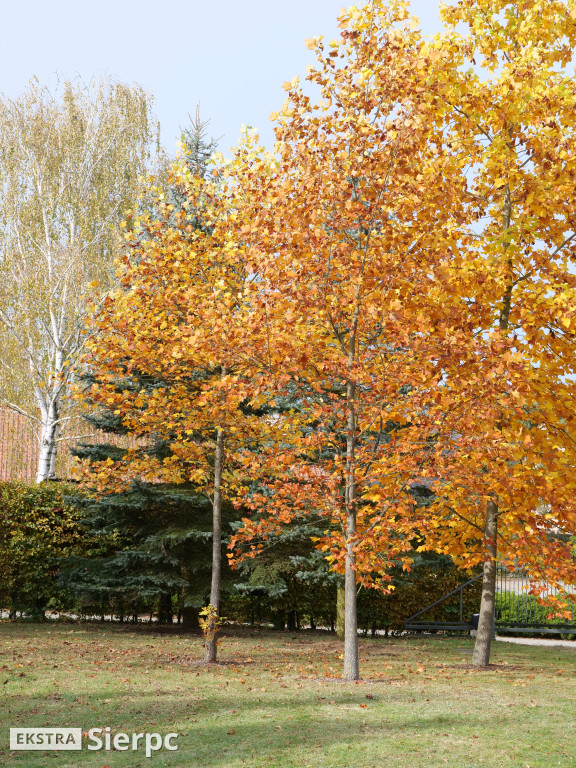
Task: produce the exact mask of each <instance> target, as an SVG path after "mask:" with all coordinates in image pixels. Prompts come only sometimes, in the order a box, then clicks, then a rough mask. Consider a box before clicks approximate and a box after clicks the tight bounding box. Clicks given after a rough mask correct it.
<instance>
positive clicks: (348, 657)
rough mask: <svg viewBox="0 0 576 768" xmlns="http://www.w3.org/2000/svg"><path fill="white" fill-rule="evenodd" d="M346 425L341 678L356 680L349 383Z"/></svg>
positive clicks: (353, 485) (352, 439)
mask: <svg viewBox="0 0 576 768" xmlns="http://www.w3.org/2000/svg"><path fill="white" fill-rule="evenodd" d="M346 395H347V397H346V399H347V401H348V423H347V428H346V569H345V573H344V592H345V608H344V678H345V679H346V680H359V678H360V669H359V663H358V597H357V593H356V568H355V565H356V553H355V552H354V541H353V539H354V536H355V534H356V481H355V473H354V459H355V456H354V448H355V439H356V411H355V408H354V401H355V395H356V387H355V385H354V384H353V383H352V382H348V385H347V387H346Z"/></svg>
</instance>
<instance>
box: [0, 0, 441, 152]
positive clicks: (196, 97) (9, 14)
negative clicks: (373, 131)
mask: <svg viewBox="0 0 576 768" xmlns="http://www.w3.org/2000/svg"><path fill="white" fill-rule="evenodd" d="M348 4H351V3H348ZM356 4H357V5H360V4H361V3H360V2H357V3H356ZM343 5H344V3H343V2H342V0H289V1H288V2H287V1H286V0H283V1H282V2H277V1H276V0H237V1H234V0H219V1H217V2H215V3H209V2H206V0H203V1H202V2H200V1H199V0H188V1H186V0H183V2H174V1H172V2H165V3H161V2H158V0H154V2H152V0H99V1H98V2H97V3H87V2H83V1H82V0H52V1H51V2H49V1H48V0H31V1H30V0H29V2H27V3H16V2H13V3H4V4H3V6H4V7H3V8H2V39H1V43H0V73H2V74H1V76H0V91H2V92H3V93H5V94H6V95H7V96H11V97H14V96H17V95H18V94H19V93H20V92H21V91H22V90H23V89H24V88H25V87H26V84H27V82H28V80H29V79H30V78H31V77H32V76H33V75H36V76H37V77H38V78H39V80H40V82H41V83H42V84H48V85H49V84H54V83H55V77H56V73H59V74H61V75H63V76H74V75H76V74H79V75H81V77H82V78H83V79H84V80H86V81H88V80H89V79H90V78H91V77H92V76H93V75H99V74H103V73H108V74H110V75H114V76H116V77H117V78H118V79H120V80H122V81H125V82H138V83H140V84H141V85H142V86H144V87H145V88H146V89H147V90H149V91H151V92H152V93H153V94H154V96H155V112H156V115H157V117H158V118H159V119H160V122H161V125H162V141H163V144H164V145H165V146H166V148H167V149H168V150H169V151H173V150H174V149H175V143H176V139H177V138H178V136H179V127H180V126H183V125H185V124H186V123H187V121H188V120H187V115H188V113H193V112H194V110H195V106H196V104H197V103H198V102H199V103H200V108H201V114H202V117H203V118H205V119H206V118H209V119H210V121H211V132H212V134H213V135H215V136H221V135H223V139H222V140H221V142H220V149H221V150H222V151H224V152H225V153H226V152H227V149H228V147H229V146H230V145H233V144H235V143H236V141H237V139H238V135H239V132H240V126H241V125H242V124H247V125H252V126H253V127H254V128H256V129H258V130H259V132H260V134H261V136H262V139H263V141H264V142H265V143H266V144H268V145H271V143H272V142H273V134H272V128H271V124H270V120H269V116H270V113H271V112H272V111H274V110H276V109H278V108H279V107H280V105H281V104H282V102H283V101H284V95H285V94H284V92H283V91H282V83H283V82H284V81H285V80H291V79H292V78H293V77H294V75H299V76H300V77H301V78H303V77H304V75H305V73H306V66H307V65H308V64H310V63H312V62H313V60H314V58H313V54H312V52H311V51H309V50H308V49H307V48H306V46H305V45H304V40H305V39H306V38H309V37H315V36H317V35H324V36H325V37H326V38H327V39H328V40H331V39H333V38H334V37H336V36H337V24H336V17H337V16H338V13H339V11H340V9H341V8H342V6H343ZM412 10H413V13H415V14H416V15H417V16H419V17H420V19H421V22H422V29H423V31H424V32H425V33H427V34H433V33H434V32H436V31H438V29H439V21H438V11H437V2H436V0H414V1H413V3H412Z"/></svg>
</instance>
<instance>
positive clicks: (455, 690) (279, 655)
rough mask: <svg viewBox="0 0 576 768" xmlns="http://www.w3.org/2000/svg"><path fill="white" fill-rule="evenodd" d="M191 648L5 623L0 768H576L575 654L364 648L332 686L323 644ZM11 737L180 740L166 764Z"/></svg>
mask: <svg viewBox="0 0 576 768" xmlns="http://www.w3.org/2000/svg"><path fill="white" fill-rule="evenodd" d="M201 645H202V641H201V638H199V637H194V636H186V635H177V634H162V633H158V632H154V631H152V630H150V631H147V630H145V629H143V628H137V629H136V630H134V629H121V628H120V627H107V626H106V627H99V626H93V625H80V624H79V625H71V624H61V625H56V626H51V625H34V624H18V623H15V624H9V623H6V622H0V691H1V693H0V702H1V704H2V706H1V708H0V717H1V718H2V728H1V737H0V738H1V742H0V747H1V752H0V765H10V766H14V767H15V768H16V767H17V766H18V767H20V766H21V767H22V768H46V767H47V766H48V767H50V766H54V768H76V767H77V766H80V767H81V768H83V767H84V766H86V768H105V767H107V768H128V766H129V767H130V768H136V766H148V765H149V766H172V768H197V767H198V768H200V767H202V768H206V767H209V768H212V767H214V768H240V766H250V767H251V768H256V766H262V767H264V766H265V767H266V768H269V767H270V768H271V767H277V768H306V767H307V766H310V767H311V768H349V767H350V766H354V767H356V766H358V768H364V767H365V766H378V767H380V766H382V768H384V767H385V768H401V767H402V768H404V767H406V768H444V766H446V765H448V766H451V767H452V768H467V767H468V766H469V767H470V768H484V766H485V767H486V768H499V767H500V766H514V767H516V766H518V768H526V767H527V766H529V767H530V768H555V767H556V766H562V767H563V768H574V766H575V765H576V733H575V728H576V726H575V719H576V718H575V716H576V675H575V672H576V643H575V646H574V651H573V650H572V649H571V648H545V649H544V648H532V647H526V646H514V645H511V644H505V643H495V645H494V654H493V662H494V663H495V665H496V666H495V667H494V668H492V669H490V670H488V671H485V672H476V671H474V670H471V669H469V668H467V665H469V663H470V659H471V651H472V641H471V640H470V639H469V638H461V637H460V638H455V637H452V638H434V639H429V638H427V639H422V638H418V637H412V638H399V639H390V640H384V639H380V638H378V639H375V640H370V639H366V640H362V641H361V673H362V675H363V677H364V678H368V679H369V681H365V682H361V683H359V684H343V683H342V682H339V680H338V676H339V675H340V672H341V668H342V660H341V658H340V654H341V644H340V643H339V642H338V640H336V639H335V638H333V637H331V636H330V635H327V634H326V635H325V634H322V633H309V632H302V633H294V634H291V633H284V632H264V631H253V632H250V631H245V632H242V633H241V634H237V635H231V636H228V637H225V638H224V640H223V642H222V647H221V660H222V661H223V662H225V663H224V664H222V665H219V666H212V667H206V666H203V665H199V664H198V660H199V659H200V658H201V651H202V648H201ZM10 726H12V727H14V726H21V727H37V726H44V727H48V726H67V727H82V728H83V729H84V730H88V729H89V728H105V727H106V726H109V727H110V728H111V732H112V733H113V734H114V733H116V732H126V733H129V734H131V733H132V732H141V731H149V732H150V731H156V732H158V733H160V734H166V733H168V732H171V731H174V732H178V733H179V734H180V736H179V738H178V741H177V743H178V745H179V749H178V751H177V752H168V751H158V752H155V753H154V754H153V755H152V757H150V758H146V757H145V755H144V752H143V751H139V752H132V751H129V752H105V751H98V752H88V751H86V746H85V747H84V750H83V751H82V752H55V751H54V752H47V751H46V752H10V751H9V749H8V745H9V738H8V734H9V731H8V729H9V728H10Z"/></svg>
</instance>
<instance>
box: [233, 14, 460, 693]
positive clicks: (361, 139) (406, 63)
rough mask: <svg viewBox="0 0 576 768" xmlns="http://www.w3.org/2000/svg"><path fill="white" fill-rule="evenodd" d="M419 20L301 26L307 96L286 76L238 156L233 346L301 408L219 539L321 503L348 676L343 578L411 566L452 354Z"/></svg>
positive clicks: (436, 59) (447, 225) (350, 581)
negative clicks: (337, 578)
mask: <svg viewBox="0 0 576 768" xmlns="http://www.w3.org/2000/svg"><path fill="white" fill-rule="evenodd" d="M417 26H418V24H417V22H416V21H415V20H414V19H413V18H411V17H410V15H409V13H408V12H407V10H406V8H405V4H404V3H402V2H392V3H386V4H384V3H381V2H374V3H371V4H369V5H367V6H365V7H364V8H363V9H361V10H358V11H357V10H351V11H350V12H348V13H347V14H345V15H344V16H342V18H341V28H342V33H341V38H340V40H337V41H334V42H332V43H331V44H330V46H329V47H328V48H326V47H325V46H324V43H323V42H322V41H321V40H320V41H311V42H310V46H311V47H312V48H313V49H315V50H316V52H317V57H318V62H319V63H318V66H317V68H315V69H313V70H311V71H310V72H309V74H308V77H307V79H308V80H309V81H310V82H312V83H313V84H314V85H315V86H316V87H317V88H318V90H319V91H320V94H321V99H320V100H319V101H318V102H317V103H315V102H313V101H312V100H311V99H310V97H308V96H307V95H306V94H305V93H304V91H303V90H302V89H301V88H300V86H299V83H298V81H297V80H295V81H293V82H292V83H287V84H286V86H285V87H286V89H287V91H288V100H287V102H286V104H285V105H284V107H283V108H282V110H281V112H280V113H279V114H278V115H277V116H276V119H277V128H276V134H277V138H278V144H277V150H278V153H279V157H280V159H279V160H278V161H277V163H276V165H275V166H273V168H272V169H271V166H270V163H263V162H261V163H259V162H258V160H257V159H255V158H254V157H252V156H250V155H247V156H246V157H245V164H244V165H242V164H241V163H239V164H238V166H237V169H236V172H237V173H238V179H237V185H238V200H239V202H238V210H239V220H240V222H241V223H242V228H241V232H242V235H243V237H244V239H245V243H246V245H245V247H246V250H247V254H248V256H249V260H250V263H251V264H252V265H253V267H252V268H253V270H254V272H256V273H257V274H258V280H257V281H255V282H253V283H252V284H251V291H252V293H251V297H252V298H251V307H250V314H249V317H248V318H247V320H246V321H245V329H246V334H245V346H244V347H243V345H242V341H241V340H238V342H237V344H236V348H235V350H234V354H235V355H236V357H237V358H238V359H240V358H241V357H242V355H243V359H244V360H246V361H249V362H248V365H249V366H251V367H252V369H253V370H259V371H261V372H263V373H265V375H267V377H268V381H269V388H270V389H271V390H272V391H274V392H275V393H281V394H283V395H284V396H289V395H292V397H294V398H295V399H296V401H297V402H298V407H297V408H294V409H293V411H292V413H290V414H289V415H284V416H283V417H282V418H281V419H279V424H278V425H277V427H278V434H279V435H281V434H282V430H284V433H283V436H282V438H281V442H280V443H276V444H268V445H267V446H264V447H263V449H262V450H261V452H260V453H259V454H256V455H255V454H252V455H250V456H249V457H248V463H247V470H248V474H249V475H251V476H252V477H259V478H262V483H263V487H264V489H263V491H262V492H261V493H253V494H252V495H251V497H250V499H249V500H248V503H249V504H250V505H251V506H252V508H253V510H254V516H253V517H251V518H247V519H246V520H245V522H244V527H243V529H242V530H241V531H240V532H239V533H238V535H237V536H236V537H235V539H234V542H233V544H234V545H235V544H236V543H238V542H240V541H243V540H246V539H249V540H253V541H256V542H262V541H265V540H266V536H267V535H269V534H270V533H271V532H276V531H277V529H278V527H279V526H282V525H284V524H287V523H290V522H293V521H294V520H298V519H302V518H305V517H306V515H309V514H311V513H315V514H320V515H322V516H323V518H324V519H325V521H326V523H325V524H326V534H325V536H324V537H323V538H320V539H319V540H318V541H317V546H318V547H319V548H321V549H322V551H325V552H326V554H327V557H328V558H329V559H330V561H331V562H332V563H333V565H334V567H336V568H338V569H339V570H341V572H343V573H344V574H345V638H344V676H345V677H346V678H347V679H350V680H356V679H358V677H359V667H358V633H357V620H356V616H357V609H356V600H357V591H358V588H359V586H360V585H361V584H363V585H371V586H376V587H379V588H385V586H386V581H387V578H388V577H387V573H388V571H389V570H390V568H391V566H392V565H394V564H396V563H398V562H402V563H403V564H404V566H405V567H409V562H410V553H411V551H412V543H411V541H412V539H414V538H415V537H416V536H418V535H421V534H422V531H423V530H424V529H425V528H426V526H427V521H426V515H425V514H424V508H423V507H421V506H419V505H417V503H416V499H415V495H414V488H415V486H421V485H422V479H423V478H425V477H426V475H428V476H429V477H432V476H433V473H432V472H431V471H430V470H429V469H428V470H427V467H428V465H429V463H430V457H431V455H433V448H434V441H435V439H436V437H437V433H438V425H437V423H436V416H437V414H438V412H439V411H440V410H441V406H440V405H439V404H437V403H436V393H437V391H438V388H439V386H440V384H441V381H442V376H443V369H442V366H441V364H440V362H439V361H440V360H442V359H443V358H444V357H446V356H449V354H450V348H449V345H447V344H446V339H445V335H444V336H442V335H441V334H434V333H432V332H431V331H432V330H433V329H432V327H431V323H432V320H431V319H430V318H431V313H430V312H429V311H428V309H427V304H428V302H429V299H430V297H432V296H433V295H434V294H435V293H436V292H437V287H436V283H435V282H434V267H435V265H436V264H437V262H438V261H439V260H440V259H441V257H442V255H443V254H445V253H446V252H447V251H449V250H450V249H451V248H452V247H454V241H453V238H451V230H452V229H454V228H455V227H456V216H457V214H458V211H459V207H460V204H459V199H460V196H461V192H462V178H461V174H460V172H459V168H458V166H457V165H455V164H454V160H453V155H452V153H451V151H450V150H449V149H448V148H447V147H446V146H445V145H444V143H443V140H442V134H441V128H442V127H443V123H442V109H443V107H442V103H441V101H440V100H439V95H438V93H437V88H436V80H435V75H434V73H435V70H436V67H437V66H443V63H442V60H441V57H440V56H439V55H438V52H437V51H435V50H432V49H429V48H428V47H426V46H424V45H423V43H422V41H421V38H420V34H419V33H418V31H417ZM451 181H452V182H453V184H454V189H452V190H450V195H451V197H450V198H449V202H451V203H452V208H451V209H447V200H446V195H447V193H448V190H449V187H450V182H451ZM440 310H441V311H442V307H440ZM246 345H247V346H246Z"/></svg>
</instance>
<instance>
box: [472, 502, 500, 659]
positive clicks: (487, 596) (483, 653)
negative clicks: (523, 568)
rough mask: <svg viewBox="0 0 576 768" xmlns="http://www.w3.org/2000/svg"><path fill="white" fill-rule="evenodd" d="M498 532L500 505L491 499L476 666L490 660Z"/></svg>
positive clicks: (486, 526) (486, 532)
mask: <svg viewBox="0 0 576 768" xmlns="http://www.w3.org/2000/svg"><path fill="white" fill-rule="evenodd" d="M497 533H498V505H497V504H496V502H495V501H489V502H488V503H487V505H486V525H485V528H484V572H483V575H482V600H481V602H480V617H479V619H478V633H477V635H476V644H475V645H474V654H473V656H472V663H473V664H474V666H475V667H487V666H488V664H489V662H490V646H491V645H492V635H493V634H494V608H495V601H496V551H497V545H496V536H497Z"/></svg>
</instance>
